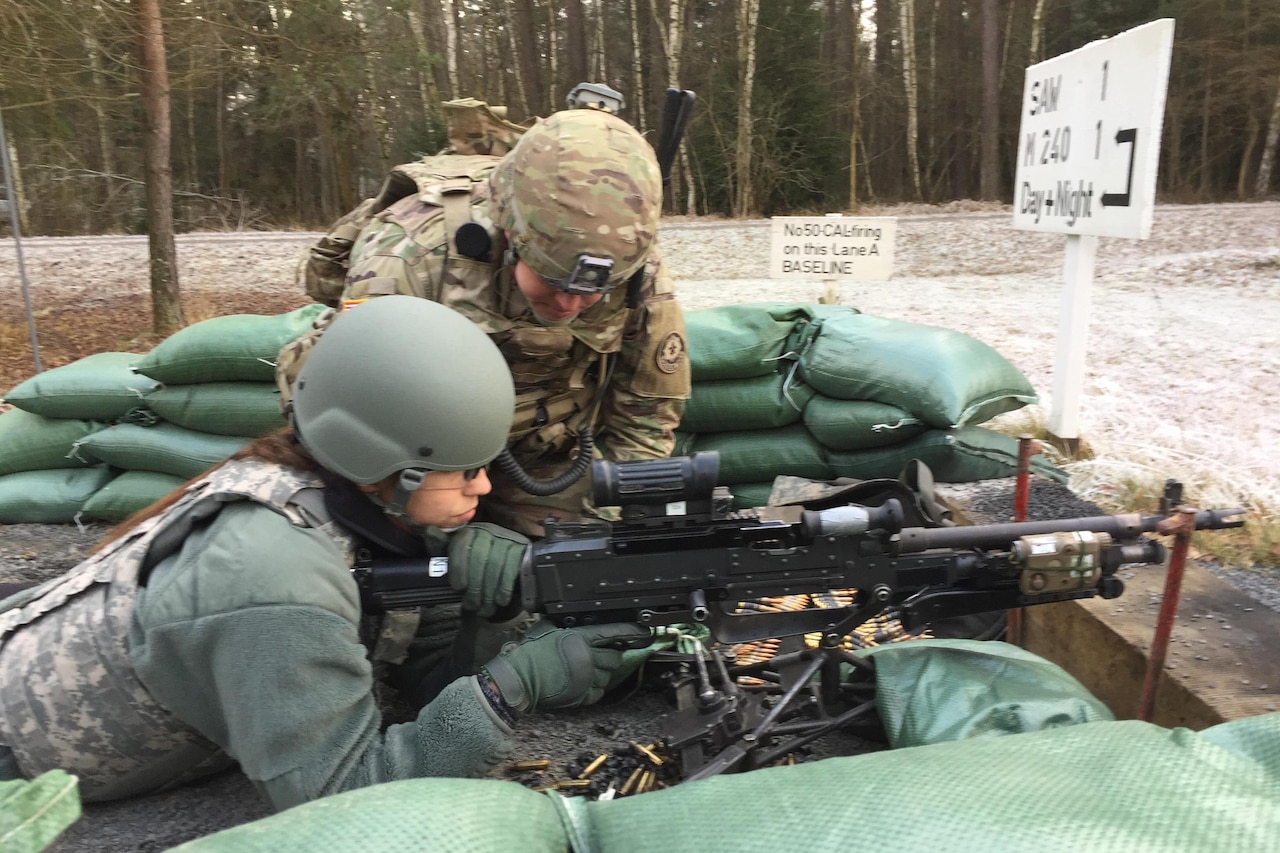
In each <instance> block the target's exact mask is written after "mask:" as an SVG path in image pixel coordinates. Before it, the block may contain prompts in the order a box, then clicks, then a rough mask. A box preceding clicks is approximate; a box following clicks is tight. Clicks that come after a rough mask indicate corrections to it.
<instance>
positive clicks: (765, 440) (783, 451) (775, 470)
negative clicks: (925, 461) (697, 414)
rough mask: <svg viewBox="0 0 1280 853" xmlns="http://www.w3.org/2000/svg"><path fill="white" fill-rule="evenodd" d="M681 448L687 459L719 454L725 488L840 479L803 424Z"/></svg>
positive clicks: (700, 439) (708, 436)
mask: <svg viewBox="0 0 1280 853" xmlns="http://www.w3.org/2000/svg"><path fill="white" fill-rule="evenodd" d="M677 446H678V447H681V448H682V449H683V450H684V451H685V453H686V455H687V454H688V453H700V452H702V451H704V450H716V451H719V453H720V476H719V479H717V480H716V482H717V483H719V484H720V485H724V486H736V485H739V484H743V483H763V482H764V481H766V480H769V481H772V480H773V478H774V477H776V476H778V475H779V474H790V475H791V476H793V477H808V478H809V479H811V480H830V479H832V478H833V477H835V476H836V474H835V473H834V472H833V470H832V468H831V466H830V465H829V464H827V461H826V458H825V452H824V450H823V447H822V445H821V444H818V442H816V441H815V440H814V439H813V436H811V435H809V431H808V430H806V429H805V428H804V425H803V424H793V425H792V426H785V427H779V428H778V429H757V430H749V431H744V432H701V433H698V434H697V435H696V436H695V437H694V438H693V439H691V440H688V441H685V442H683V443H680V444H678V445H677ZM895 476H896V474H895Z"/></svg>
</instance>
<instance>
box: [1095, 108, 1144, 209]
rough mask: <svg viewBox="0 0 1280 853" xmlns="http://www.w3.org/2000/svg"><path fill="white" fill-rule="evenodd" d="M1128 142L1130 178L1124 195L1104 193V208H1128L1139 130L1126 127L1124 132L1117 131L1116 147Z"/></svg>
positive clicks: (1126, 180) (1125, 186)
mask: <svg viewBox="0 0 1280 853" xmlns="http://www.w3.org/2000/svg"><path fill="white" fill-rule="evenodd" d="M1126 142H1128V143H1129V145H1130V146H1131V147H1130V148H1129V176H1128V177H1127V178H1125V181H1124V192H1122V193H1103V194H1102V206H1103V207H1128V206H1129V194H1130V191H1131V190H1132V189H1133V158H1134V157H1135V156H1136V155H1137V153H1138V129H1137V128H1136V127H1126V128H1124V129H1123V130H1117V131H1116V145H1123V144H1124V143H1126Z"/></svg>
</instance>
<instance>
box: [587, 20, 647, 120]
mask: <svg viewBox="0 0 1280 853" xmlns="http://www.w3.org/2000/svg"><path fill="white" fill-rule="evenodd" d="M595 10H596V15H595V20H594V21H593V23H594V25H595V26H594V29H593V31H594V32H595V43H594V44H593V45H592V47H591V79H593V80H598V81H600V82H604V83H607V82H608V81H609V52H608V46H607V45H606V44H605V28H604V22H605V19H606V15H607V14H608V11H609V7H608V3H607V2H606V0H596V3H595ZM639 97H640V93H639V92H633V93H632V94H631V100H630V103H633V104H634V103H636V102H637V100H638V99H639Z"/></svg>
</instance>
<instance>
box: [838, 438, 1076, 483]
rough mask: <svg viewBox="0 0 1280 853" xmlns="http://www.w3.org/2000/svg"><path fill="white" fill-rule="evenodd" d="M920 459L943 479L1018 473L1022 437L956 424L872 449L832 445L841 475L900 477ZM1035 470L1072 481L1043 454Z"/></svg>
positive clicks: (1033, 459)
mask: <svg viewBox="0 0 1280 853" xmlns="http://www.w3.org/2000/svg"><path fill="white" fill-rule="evenodd" d="M911 459H920V460H922V461H923V462H924V463H925V464H926V465H928V466H929V468H930V469H931V470H932V471H933V476H934V479H936V480H937V481H938V482H941V483H969V482H973V481H974V480H993V479H998V478H1000V477H1012V476H1014V475H1015V474H1017V473H1018V442H1017V440H1016V439H1013V438H1010V437H1009V436H1007V435H1002V434H1000V433H998V432H995V431H994V430H989V429H986V428H985V427H965V428H964V429H957V430H940V429H934V430H929V431H928V432H926V433H924V434H923V435H920V436H917V437H916V438H913V439H911V440H910V441H907V442H903V443H902V444H894V445H891V446H889V447H876V448H871V449H869V450H849V451H835V450H832V451H828V453H827V461H828V463H829V464H830V465H831V468H832V469H833V470H834V471H835V472H836V473H835V476H837V477H856V478H857V479H859V480H874V479H876V478H879V477H890V478H893V477H897V476H898V474H900V473H901V472H902V466H904V465H906V464H907V462H908V461H909V460H911ZM1031 471H1032V473H1035V474H1039V475H1041V476H1042V477H1048V478H1049V479H1051V480H1057V481H1058V482H1059V483H1065V482H1067V479H1068V475H1067V472H1066V471H1063V470H1062V469H1061V468H1058V467H1056V466H1055V465H1053V464H1051V463H1050V462H1049V461H1048V460H1047V459H1045V458H1044V456H1043V455H1040V454H1037V455H1035V456H1033V457H1031Z"/></svg>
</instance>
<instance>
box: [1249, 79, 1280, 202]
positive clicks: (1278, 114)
mask: <svg viewBox="0 0 1280 853" xmlns="http://www.w3.org/2000/svg"><path fill="white" fill-rule="evenodd" d="M1277 143H1280V77H1277V78H1276V97H1275V100H1274V101H1272V102H1271V118H1270V119H1269V120H1268V122H1267V141H1266V142H1265V143H1264V144H1263V148H1262V162H1260V163H1259V164H1258V174H1257V177H1256V178H1255V179H1254V182H1253V194H1254V195H1256V196H1265V195H1267V194H1268V193H1269V192H1270V191H1271V172H1272V170H1273V169H1274V168H1275V162H1276V145H1277Z"/></svg>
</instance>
